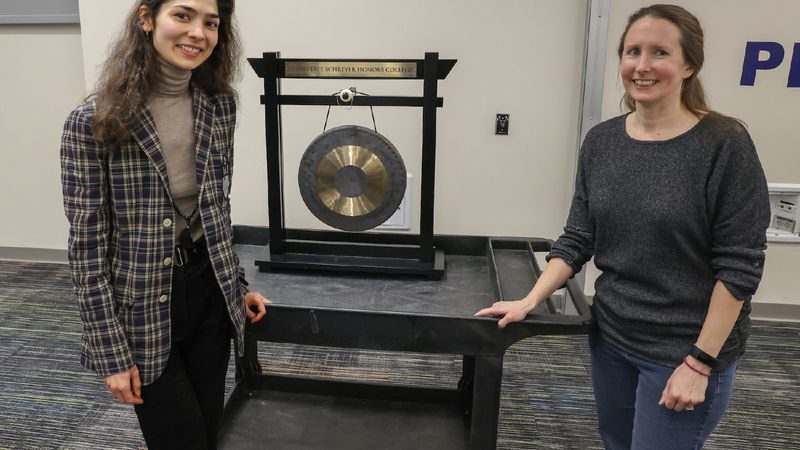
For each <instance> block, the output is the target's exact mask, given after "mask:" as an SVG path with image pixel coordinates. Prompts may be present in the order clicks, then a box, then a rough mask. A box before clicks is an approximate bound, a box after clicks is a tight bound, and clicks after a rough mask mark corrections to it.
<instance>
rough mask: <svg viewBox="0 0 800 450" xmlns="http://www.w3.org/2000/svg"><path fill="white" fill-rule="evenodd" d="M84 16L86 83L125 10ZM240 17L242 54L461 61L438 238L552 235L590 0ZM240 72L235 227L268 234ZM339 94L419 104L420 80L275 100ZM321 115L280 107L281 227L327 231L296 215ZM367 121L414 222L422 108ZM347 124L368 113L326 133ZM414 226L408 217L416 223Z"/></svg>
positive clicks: (301, 6)
mask: <svg viewBox="0 0 800 450" xmlns="http://www.w3.org/2000/svg"><path fill="white" fill-rule="evenodd" d="M80 7H81V23H82V26H83V28H84V31H85V33H84V34H85V37H84V57H85V62H84V67H85V70H86V73H87V76H86V77H87V82H88V83H89V84H90V85H91V84H93V82H94V79H95V78H96V70H97V66H98V64H99V62H100V61H101V60H102V58H103V55H104V52H105V46H106V45H107V43H108V42H109V41H110V40H111V37H112V35H113V32H114V26H113V25H112V24H114V23H118V22H119V20H120V19H121V17H122V16H123V15H124V12H125V7H124V6H123V5H120V4H119V3H117V2H108V1H104V0H82V1H81V3H80ZM237 16H238V19H239V25H240V30H241V34H242V41H243V43H244V47H245V48H244V50H245V55H246V56H249V57H260V56H261V53H262V52H264V51H280V52H281V54H282V56H283V57H286V58H302V57H305V58H422V57H423V55H424V53H425V51H438V52H439V54H440V57H441V58H444V59H458V63H457V64H456V66H455V68H454V69H453V71H452V72H451V74H450V76H449V77H448V78H447V79H446V80H443V81H441V82H440V85H439V87H440V89H439V93H440V96H442V97H444V105H445V106H444V108H440V109H439V111H438V118H439V120H438V136H437V138H438V139H437V178H436V208H435V211H436V216H435V224H436V225H435V232H436V233H439V234H495V235H498V234H499V235H523V236H525V235H530V236H554V235H556V234H557V233H558V231H559V230H560V229H561V227H562V225H563V220H564V217H565V216H566V208H567V205H568V199H569V196H570V195H571V189H572V188H571V186H572V181H571V178H572V173H571V172H572V167H573V158H574V156H575V148H576V145H577V144H576V142H577V137H576V136H577V134H576V133H577V132H576V130H577V128H578V119H579V116H578V115H579V102H580V82H581V70H582V64H583V62H582V55H583V41H584V34H585V29H586V1H585V0H571V1H567V2H564V1H558V0H549V1H546V0H536V1H531V0H507V1H503V2H496V1H493V0H469V1H457V0H449V1H429V0H407V1H403V2H396V1H388V0H377V1H376V0H340V1H336V2H328V1H322V0H297V1H293V2H289V3H287V2H276V1H250V2H238V3H237ZM117 18H120V19H117ZM112 19H116V20H112ZM542 42H546V43H547V45H539V43H542ZM243 74H244V76H243V78H242V81H241V84H240V86H239V87H240V118H239V123H240V127H239V129H238V130H237V134H236V164H235V172H234V186H233V191H232V194H231V198H232V202H233V221H234V223H237V224H247V225H266V224H267V200H266V176H265V173H266V162H265V156H264V152H265V149H264V118H263V115H264V113H263V107H262V105H261V104H260V103H259V96H260V95H261V93H262V92H263V83H262V81H261V79H259V78H258V77H256V76H255V73H253V71H252V70H251V69H250V67H249V66H248V65H245V66H244V68H243ZM348 86H356V87H358V89H359V90H362V91H363V92H367V93H370V94H373V95H376V94H382V95H414V96H421V94H422V82H421V81H408V80H405V81H398V82H386V81H380V82H378V81H374V80H372V81H371V82H370V81H363V80H358V81H356V80H347V81H321V80H312V81H309V80H285V81H284V83H283V92H284V93H286V94H293V93H294V94H309V93H313V94H330V93H332V92H334V91H337V90H338V89H341V88H343V87H348ZM325 111H326V108H325V107H284V108H283V144H284V164H285V165H284V174H285V179H286V183H285V185H284V190H285V199H286V224H287V226H289V227H297V228H325V227H324V225H323V224H322V223H321V222H320V221H319V220H317V219H316V218H315V217H314V216H313V215H311V213H310V212H309V211H308V210H307V208H306V207H305V205H304V204H303V202H302V200H301V198H300V195H299V189H298V187H297V182H296V179H297V168H298V162H299V160H300V157H301V156H302V153H303V152H304V151H305V149H306V147H307V146H308V144H309V143H310V142H311V140H312V139H313V138H314V137H316V136H317V135H318V134H319V133H320V132H321V131H322V126H323V122H324V119H325ZM496 113H509V114H511V124H510V131H511V132H510V135H509V136H495V135H494V134H493V133H494V118H495V114H496ZM375 117H376V121H377V125H378V130H379V131H380V132H381V133H383V134H385V135H386V136H387V137H388V138H389V139H390V140H391V141H392V142H393V143H394V144H395V146H396V147H397V148H398V151H399V152H400V153H401V154H402V156H403V159H404V160H405V163H406V167H407V170H408V171H409V172H411V173H412V174H414V175H415V177H414V182H415V195H414V200H415V206H414V209H413V211H414V212H415V213H416V212H417V211H418V208H419V179H420V176H419V175H420V147H421V139H422V137H421V109H419V108H377V109H376V110H375ZM348 123H353V124H360V125H371V118H370V115H369V110H368V109H365V108H355V109H352V110H346V109H345V108H337V109H334V110H333V111H332V112H331V121H330V123H329V127H331V126H336V125H341V124H348ZM418 220H419V219H418V216H417V215H416V214H415V217H414V218H413V219H412V222H413V223H415V224H416V223H418ZM417 228H418V227H416V226H415V227H414V229H413V230H412V231H416V230H417Z"/></svg>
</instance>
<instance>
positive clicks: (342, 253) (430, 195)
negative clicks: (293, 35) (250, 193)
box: [248, 52, 456, 279]
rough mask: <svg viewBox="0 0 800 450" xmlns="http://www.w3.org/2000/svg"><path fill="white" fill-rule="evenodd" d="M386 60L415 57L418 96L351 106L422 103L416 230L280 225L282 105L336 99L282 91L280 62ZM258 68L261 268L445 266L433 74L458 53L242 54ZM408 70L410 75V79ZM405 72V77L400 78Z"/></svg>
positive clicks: (439, 269)
mask: <svg viewBox="0 0 800 450" xmlns="http://www.w3.org/2000/svg"><path fill="white" fill-rule="evenodd" d="M289 61H291V62H337V61H338V62H343V61H346V62H370V63H371V62H388V63H416V66H417V68H416V77H414V78H415V79H421V80H423V95H422V97H397V96H364V97H361V96H360V97H358V103H357V106H407V107H421V108H422V169H421V189H420V191H421V198H420V205H421V206H420V213H419V228H420V232H419V234H406V233H384V232H370V233H348V232H340V231H317V230H302V229H288V228H286V224H285V220H284V216H285V215H284V196H283V147H282V141H281V129H282V128H281V113H280V105H337V104H338V100H337V98H335V97H334V96H330V95H328V96H324V95H281V92H280V91H281V89H280V80H281V79H282V78H296V77H294V76H287V75H286V62H289ZM248 62H249V63H250V65H251V66H252V67H253V69H254V70H255V72H256V74H257V75H258V76H259V77H260V78H263V79H264V95H262V96H261V103H262V104H263V105H264V110H265V115H264V120H265V131H266V152H267V186H268V195H267V203H268V212H269V243H268V246H267V247H266V249H265V250H266V252H265V255H264V258H262V259H260V260H257V261H256V264H257V265H258V267H259V269H260V270H262V271H269V270H272V269H276V268H277V269H280V268H287V269H302V270H333V271H346V272H373V273H397V274H404V275H423V276H427V277H429V278H432V279H439V278H441V277H442V275H443V274H444V253H443V252H442V251H440V250H437V249H436V248H435V247H434V242H433V212H434V209H433V207H434V184H435V174H436V108H437V107H441V106H442V105H443V99H442V98H441V97H438V96H437V95H438V80H440V79H444V78H445V77H447V75H448V73H449V72H450V70H451V69H452V68H453V66H454V65H455V63H456V60H440V59H439V54H438V53H435V52H427V53H425V58H424V59H422V60H384V59H381V60H362V59H353V60H341V59H338V60H337V59H331V60H318V59H282V58H280V53H279V52H267V53H263V55H262V57H261V58H248ZM314 78H322V79H331V78H336V79H363V78H369V79H387V80H389V79H393V80H396V79H398V78H395V77H374V76H370V77H363V76H361V77H359V76H357V75H353V76H348V77H346V78H344V77H338V76H337V77H325V76H315V77H314ZM414 78H412V79H414ZM406 79H408V78H406Z"/></svg>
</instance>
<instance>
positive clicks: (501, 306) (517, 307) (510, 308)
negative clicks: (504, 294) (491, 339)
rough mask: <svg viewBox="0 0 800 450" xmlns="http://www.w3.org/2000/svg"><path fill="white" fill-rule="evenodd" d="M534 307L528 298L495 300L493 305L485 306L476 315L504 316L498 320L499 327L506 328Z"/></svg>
mask: <svg viewBox="0 0 800 450" xmlns="http://www.w3.org/2000/svg"><path fill="white" fill-rule="evenodd" d="M532 309H533V308H531V307H530V303H529V302H528V301H526V300H514V301H502V302H494V303H493V304H492V306H491V307H489V308H483V309H482V310H480V311H478V312H476V313H475V315H476V316H502V318H501V319H500V320H499V321H498V322H497V327H498V328H501V329H502V328H505V327H506V325H508V324H509V323H511V322H519V321H520V320H522V319H524V318H525V316H527V315H528V313H529V312H530V311H531V310H532Z"/></svg>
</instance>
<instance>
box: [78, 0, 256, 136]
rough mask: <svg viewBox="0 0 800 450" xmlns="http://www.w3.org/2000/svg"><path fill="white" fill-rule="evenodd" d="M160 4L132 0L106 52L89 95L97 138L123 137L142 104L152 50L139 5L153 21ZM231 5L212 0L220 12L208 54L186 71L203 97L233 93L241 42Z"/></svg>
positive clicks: (153, 60) (151, 71)
mask: <svg viewBox="0 0 800 450" xmlns="http://www.w3.org/2000/svg"><path fill="white" fill-rule="evenodd" d="M165 2H166V0H139V1H137V2H136V5H135V6H134V7H133V9H132V10H131V11H130V13H129V14H128V16H127V18H126V20H125V23H124V26H123V29H122V31H121V33H120V35H119V36H118V37H117V40H116V41H115V43H114V44H113V45H112V46H111V48H110V50H109V56H108V58H107V59H106V61H105V64H104V65H103V72H102V75H101V78H100V80H99V81H98V85H97V90H96V91H95V93H94V98H95V104H96V110H95V115H94V120H93V125H92V131H93V133H94V138H95V139H97V140H98V141H102V142H120V141H125V140H127V139H128V138H129V137H130V135H131V131H132V128H133V126H134V124H135V123H136V121H137V120H138V119H139V117H140V115H141V112H142V108H144V106H145V104H146V103H147V97H148V96H149V94H150V84H151V81H152V76H153V74H154V73H155V68H156V58H157V56H158V54H157V53H156V50H155V47H153V42H152V39H151V36H150V34H145V33H144V31H143V30H142V25H141V23H140V19H139V8H140V7H141V6H146V7H147V8H148V9H149V10H150V13H151V15H152V17H153V21H154V22H155V17H156V16H157V15H158V11H159V10H160V9H161V6H162V5H163V4H164V3H165ZM233 8H234V0H217V9H218V12H219V16H220V24H219V29H218V41H217V45H216V47H215V48H214V51H213V52H212V53H211V56H209V57H208V59H207V60H205V61H204V62H203V64H201V65H200V66H199V67H197V68H196V69H194V70H193V71H192V79H191V83H192V86H193V87H194V88H197V89H202V90H203V91H204V92H205V93H206V94H208V95H212V96H213V95H219V94H231V95H235V90H234V89H233V87H232V83H233V82H234V81H235V79H236V77H237V76H238V74H239V57H240V55H241V45H240V43H239V38H238V33H237V31H236V24H235V23H234V21H233Z"/></svg>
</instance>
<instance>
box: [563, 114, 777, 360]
mask: <svg viewBox="0 0 800 450" xmlns="http://www.w3.org/2000/svg"><path fill="white" fill-rule="evenodd" d="M625 117H626V116H619V117H616V118H614V119H611V120H608V121H606V122H604V123H601V124H600V125H597V126H596V127H594V128H593V129H592V130H591V131H590V132H589V133H588V135H587V136H586V139H585V140H584V143H583V146H582V148H581V153H580V157H579V162H578V172H577V177H576V182H575V196H574V197H573V200H572V206H571V209H570V213H569V218H568V219H567V224H566V227H565V228H564V234H563V235H562V236H561V237H559V239H558V240H557V242H556V243H555V244H554V245H553V248H552V250H551V252H550V255H549V256H548V258H552V257H559V258H563V259H564V260H565V261H566V262H567V263H568V264H569V265H570V266H572V268H573V270H574V271H575V272H576V273H577V272H578V271H580V269H581V267H582V266H583V265H584V264H585V263H586V262H587V261H588V260H589V259H590V258H591V257H592V256H594V261H595V265H596V266H597V267H598V268H599V269H600V270H601V271H602V275H601V276H600V277H599V278H598V279H597V282H596V283H595V296H594V304H593V307H592V309H593V312H594V318H595V320H596V321H597V325H598V327H599V329H600V332H601V333H602V334H603V336H604V337H605V338H606V339H607V340H609V341H610V342H611V343H613V344H615V345H617V346H618V347H620V348H622V349H623V350H625V351H627V352H628V353H630V354H632V355H634V356H637V357H639V358H642V359H645V360H648V361H652V362H655V363H658V364H662V365H666V366H671V367H675V366H677V365H678V364H680V362H681V361H682V359H683V357H684V356H686V355H687V354H688V352H689V349H690V348H691V346H692V344H694V343H695V342H696V341H697V337H698V335H699V334H700V329H701V328H702V325H703V321H704V320H705V316H706V313H707V312H708V305H709V301H710V299H711V291H712V289H713V287H714V284H715V282H716V280H721V281H722V282H723V283H724V285H725V287H727V288H728V290H729V291H730V292H731V293H732V294H733V295H734V297H736V298H737V299H739V300H741V301H743V302H744V305H743V307H742V312H741V314H740V315H739V318H738V320H737V321H736V325H735V326H734V328H733V331H732V332H731V334H730V336H729V337H728V340H727V341H726V342H725V345H724V347H723V348H722V351H721V352H720V354H719V359H720V360H721V361H722V362H723V363H724V365H725V366H727V365H728V364H730V363H731V362H733V361H734V360H735V359H736V358H737V357H738V356H739V355H740V354H741V353H742V352H743V351H744V345H745V341H746V339H747V336H748V334H749V328H750V321H749V317H748V316H749V313H750V298H751V297H752V295H753V293H754V292H755V290H756V288H757V287H758V283H759V281H760V280H761V273H762V270H763V265H764V249H765V248H766V228H767V226H768V224H769V197H768V193H767V184H766V179H765V177H764V172H763V170H762V168H761V164H760V162H759V160H758V155H757V154H756V151H755V147H754V145H753V141H752V140H751V139H750V135H749V134H748V133H747V131H746V130H745V129H744V128H743V127H742V126H741V125H740V124H738V123H737V122H735V121H732V120H729V119H725V118H722V117H719V116H714V115H710V116H706V117H705V118H703V119H702V120H701V121H700V122H699V123H698V124H697V125H695V126H694V127H693V128H692V129H691V130H689V131H687V132H686V133H684V134H682V135H680V136H677V137H675V138H673V139H669V140H666V141H637V140H635V139H633V138H631V137H630V136H629V135H628V134H627V132H626V131H625Z"/></svg>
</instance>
